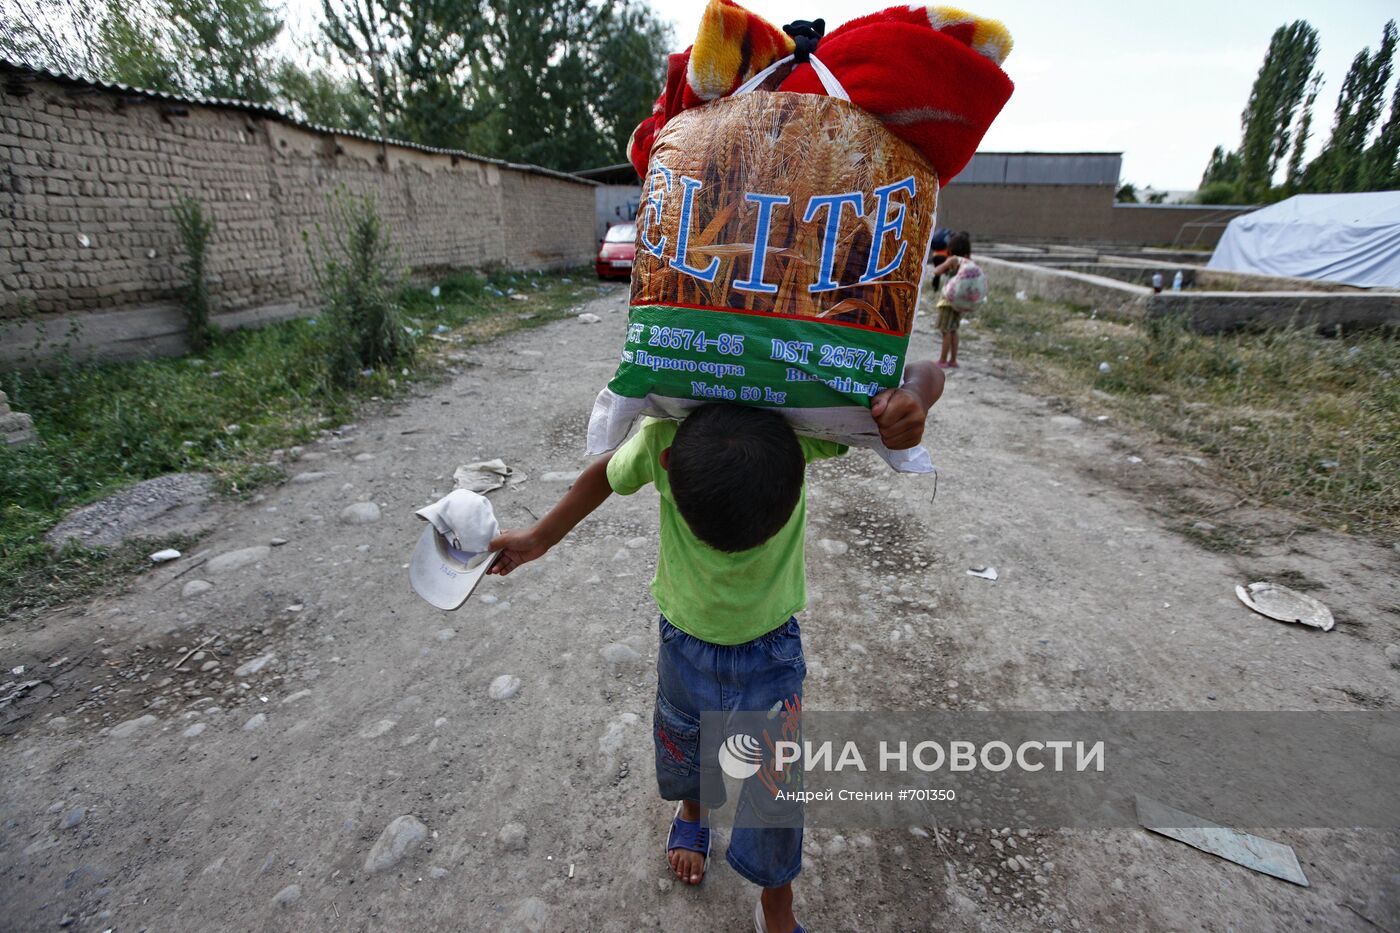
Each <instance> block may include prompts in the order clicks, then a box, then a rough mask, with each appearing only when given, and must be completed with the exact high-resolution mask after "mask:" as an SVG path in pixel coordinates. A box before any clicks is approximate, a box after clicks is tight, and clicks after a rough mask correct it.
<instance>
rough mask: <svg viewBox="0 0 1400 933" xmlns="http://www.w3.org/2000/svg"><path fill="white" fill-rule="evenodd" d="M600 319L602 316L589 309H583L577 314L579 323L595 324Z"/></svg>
mask: <svg viewBox="0 0 1400 933" xmlns="http://www.w3.org/2000/svg"><path fill="white" fill-rule="evenodd" d="M601 320H602V318H600V317H599V316H598V315H596V314H594V313H593V312H591V311H585V312H583V313H582V314H580V315H579V316H578V321H579V323H580V324H597V323H598V322H599V321H601Z"/></svg>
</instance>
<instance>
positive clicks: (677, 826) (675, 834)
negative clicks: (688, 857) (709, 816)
mask: <svg viewBox="0 0 1400 933" xmlns="http://www.w3.org/2000/svg"><path fill="white" fill-rule="evenodd" d="M681 803H682V802H677V803H676V815H675V816H674V817H672V818H671V831H670V832H669V833H667V834H666V854H667V855H670V854H671V851H672V850H674V849H684V850H686V851H687V852H699V853H700V854H701V855H702V856H704V859H705V861H704V868H705V869H706V871H703V872H702V873H701V875H700V880H701V881H704V880H705V874H707V873H708V871H707V870H708V869H709V867H710V827H708V826H706V825H705V824H704V823H703V822H700V823H692V822H691V821H690V820H683V819H681ZM686 883H687V884H689V882H686Z"/></svg>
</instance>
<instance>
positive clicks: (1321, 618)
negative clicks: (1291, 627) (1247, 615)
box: [1235, 583, 1336, 632]
mask: <svg viewBox="0 0 1400 933" xmlns="http://www.w3.org/2000/svg"><path fill="white" fill-rule="evenodd" d="M1235 595H1236V596H1238V597H1239V598H1240V602H1242V603H1244V604H1245V605H1246V606H1248V607H1249V608H1251V609H1253V610H1254V611H1255V612H1257V613H1259V614H1260V615H1263V616H1268V617H1269V618H1270V619H1275V620H1277V621H1279V622H1297V623H1298V624H1299V625H1307V626H1311V627H1312V628H1320V629H1322V630H1323V631H1324V632H1330V631H1332V626H1333V625H1335V624H1336V620H1335V619H1333V618H1332V610H1330V609H1328V608H1327V607H1326V606H1325V605H1323V604H1322V603H1321V602H1320V601H1318V600H1316V599H1314V598H1313V597H1311V596H1309V595H1308V594H1306V593H1299V592H1298V591H1297V590H1291V589H1289V588H1288V587H1286V586H1283V585H1282V584H1279V583H1251V584H1249V586H1247V587H1246V586H1236V587H1235Z"/></svg>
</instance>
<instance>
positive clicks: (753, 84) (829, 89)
mask: <svg viewBox="0 0 1400 933" xmlns="http://www.w3.org/2000/svg"><path fill="white" fill-rule="evenodd" d="M793 57H794V56H792V55H789V56H788V57H787V58H780V59H778V60H777V61H776V62H774V63H773V64H771V65H769V66H768V67H767V68H765V69H763V70H762V71H760V72H759V73H758V74H756V75H754V76H753V77H752V78H750V79H749V80H747V81H745V82H744V83H743V84H741V85H739V89H738V90H737V91H735V92H734V93H733V95H731V96H733V97H738V96H739V95H740V94H747V93H748V92H749V91H752V90H755V89H756V88H758V87H760V86H762V84H763V82H764V81H767V80H768V78H769V77H770V76H772V74H773V72H775V71H777V70H778V69H779V68H781V67H782V66H783V65H786V64H787V63H788V62H790V61H792V60H793ZM807 62H808V64H810V65H811V66H812V70H813V71H815V72H816V73H817V77H818V78H820V79H821V82H822V87H823V88H825V90H826V93H827V96H828V97H836V98H839V99H841V100H844V101H846V102H847V103H850V101H851V95H849V94H847V93H846V89H845V88H844V87H842V86H841V82H840V81H837V80H836V75H834V74H832V73H831V69H830V68H828V67H826V66H825V65H823V64H822V63H821V61H820V59H818V58H817V56H815V55H811V56H808V59H807Z"/></svg>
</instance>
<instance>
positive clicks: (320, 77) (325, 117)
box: [276, 62, 375, 133]
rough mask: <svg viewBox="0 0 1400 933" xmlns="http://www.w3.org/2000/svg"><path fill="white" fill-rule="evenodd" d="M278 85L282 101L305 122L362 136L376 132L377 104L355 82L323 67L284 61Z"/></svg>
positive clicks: (278, 96) (277, 77)
mask: <svg viewBox="0 0 1400 933" xmlns="http://www.w3.org/2000/svg"><path fill="white" fill-rule="evenodd" d="M276 84H277V98H278V100H279V102H281V103H282V104H283V105H284V106H285V107H286V108H287V109H288V110H290V111H292V112H293V113H294V114H295V115H296V116H298V117H300V118H301V119H303V120H307V121H309V122H311V123H319V124H320V125H322V126H330V127H335V128H337V129H345V130H358V131H359V132H362V133H370V132H373V131H374V130H375V120H374V103H373V101H371V100H370V98H369V97H368V96H367V95H366V94H365V93H364V92H363V91H361V89H360V88H359V87H357V86H356V85H355V83H354V82H353V81H350V80H347V79H342V78H336V77H335V76H333V75H332V74H331V73H330V72H329V71H327V70H326V69H324V68H311V69H306V68H301V67H299V66H297V65H295V64H293V63H291V62H282V64H281V65H279V66H278V69H277V75H276Z"/></svg>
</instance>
